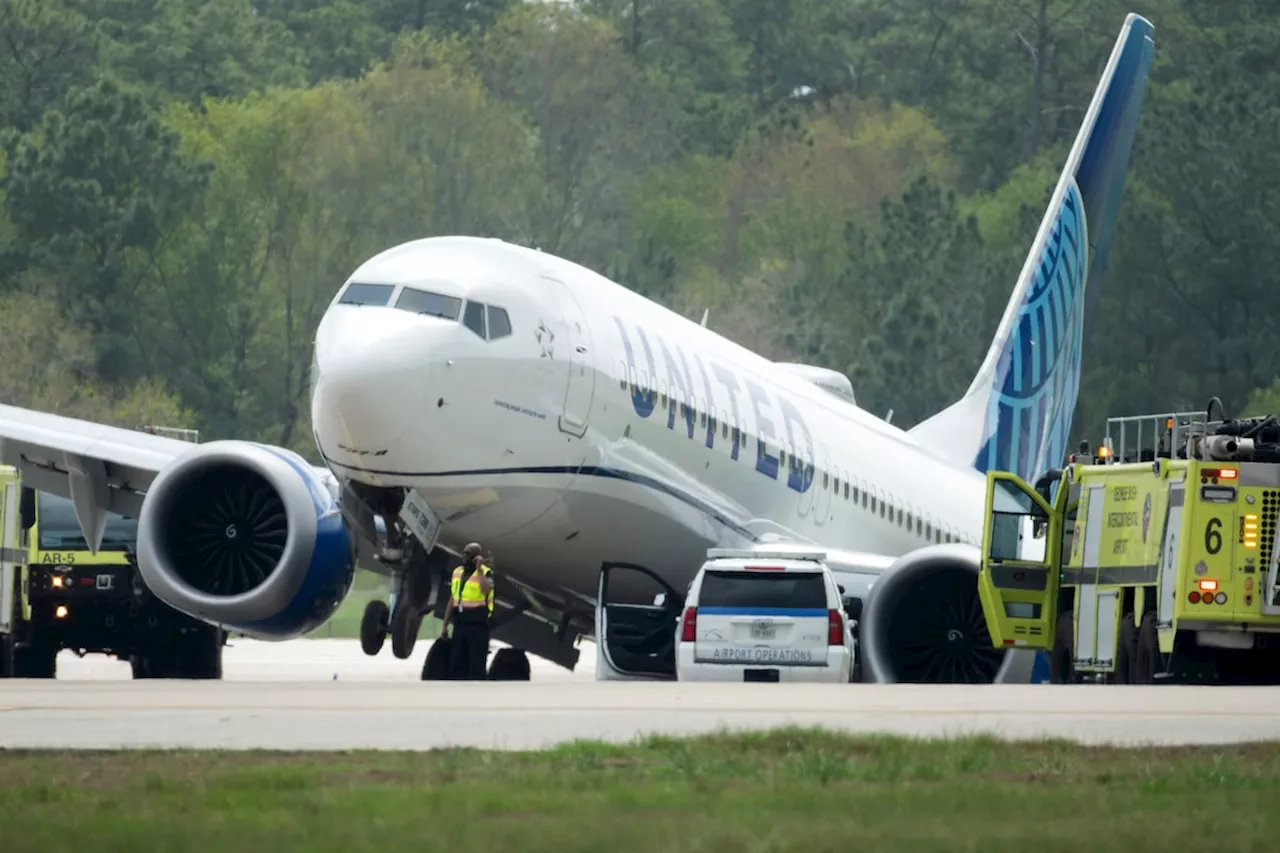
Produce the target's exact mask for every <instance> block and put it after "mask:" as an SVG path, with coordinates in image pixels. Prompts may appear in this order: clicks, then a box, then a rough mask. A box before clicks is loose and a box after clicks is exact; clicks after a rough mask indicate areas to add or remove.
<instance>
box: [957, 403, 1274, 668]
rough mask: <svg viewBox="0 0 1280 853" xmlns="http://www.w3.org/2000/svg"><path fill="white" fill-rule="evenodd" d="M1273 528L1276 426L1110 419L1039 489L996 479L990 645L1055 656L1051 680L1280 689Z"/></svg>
mask: <svg viewBox="0 0 1280 853" xmlns="http://www.w3.org/2000/svg"><path fill="white" fill-rule="evenodd" d="M1215 409H1216V418H1215ZM1117 439H1118V440H1117ZM1278 523H1280V420H1277V418H1276V416H1275V415H1268V416H1264V417H1251V418H1237V419H1228V418H1226V417H1225V414H1224V413H1223V411H1222V404H1221V402H1220V401H1219V400H1218V399H1217V398H1216V397H1215V398H1214V399H1212V400H1211V401H1210V402H1209V405H1208V407H1207V408H1206V410H1205V411H1204V412H1169V413H1165V414H1157V415H1141V416H1136V417H1125V418H1112V419H1110V420H1108V421H1107V433H1106V438H1105V440H1104V442H1103V443H1102V444H1101V445H1100V446H1099V447H1098V448H1097V453H1096V455H1094V454H1092V453H1091V452H1090V450H1089V448H1088V445H1087V444H1082V446H1081V449H1080V452H1079V453H1078V454H1074V455H1073V456H1071V457H1069V458H1068V460H1067V463H1066V465H1065V466H1064V467H1063V468H1060V469H1054V470H1051V471H1049V472H1047V473H1045V474H1044V475H1043V476H1042V477H1041V478H1040V479H1039V480H1038V481H1037V482H1036V483H1034V484H1028V483H1026V482H1024V481H1023V480H1021V479H1019V478H1018V477H1017V476H1015V475H1013V474H1011V473H1008V472H1005V471H991V472H989V473H988V474H987V502H986V521H985V524H984V530H983V541H982V554H983V556H982V565H981V569H980V571H979V580H978V591H979V595H980V598H981V600H982V607H983V612H984V615H985V617H986V622H987V628H988V630H989V632H990V634H991V638H992V643H993V644H994V645H995V646H997V647H1017V648H1030V649H1044V650H1048V651H1049V652H1050V654H1049V659H1050V681H1051V682H1053V683H1057V684H1064V683H1079V682H1083V681H1093V682H1100V683H1110V684H1149V683H1155V682H1182V683H1186V682H1213V683H1261V684H1275V683H1280V571H1278V569H1280V566H1278V565H1277V563H1278V560H1277V558H1278V557H1280V549H1277V548H1276V547H1275V545H1276V540H1277V524H1278Z"/></svg>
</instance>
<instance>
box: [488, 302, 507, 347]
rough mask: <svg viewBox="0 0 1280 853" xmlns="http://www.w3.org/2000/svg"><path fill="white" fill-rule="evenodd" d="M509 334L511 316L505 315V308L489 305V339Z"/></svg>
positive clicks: (492, 339)
mask: <svg viewBox="0 0 1280 853" xmlns="http://www.w3.org/2000/svg"><path fill="white" fill-rule="evenodd" d="M509 334H511V318H510V317H508V316H507V309H505V308H495V307H494V306H492V305H490V306H489V340H491V341H494V340H497V339H498V338H505V337H506V336H507V335H509Z"/></svg>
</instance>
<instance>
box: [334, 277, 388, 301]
mask: <svg viewBox="0 0 1280 853" xmlns="http://www.w3.org/2000/svg"><path fill="white" fill-rule="evenodd" d="M395 289H396V286H395V285H394V284H364V283H363V282H359V281H353V282H351V283H350V284H348V285H347V289H346V290H344V291H343V292H342V296H340V297H339V298H338V304H340V305H375V306H384V305H386V304H387V303H388V302H390V301H391V292H392V291H393V290H395Z"/></svg>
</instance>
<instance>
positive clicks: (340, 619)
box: [307, 569, 440, 642]
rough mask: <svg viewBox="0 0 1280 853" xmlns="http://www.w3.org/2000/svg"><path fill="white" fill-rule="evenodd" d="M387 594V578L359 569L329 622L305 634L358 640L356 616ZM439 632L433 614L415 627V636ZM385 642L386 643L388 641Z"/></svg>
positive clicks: (432, 635) (388, 585) (388, 588)
mask: <svg viewBox="0 0 1280 853" xmlns="http://www.w3.org/2000/svg"><path fill="white" fill-rule="evenodd" d="M389 594H390V581H389V580H388V579H387V578H385V577H381V576H380V575H375V574H374V573H373V572H370V571H368V570H366V569H359V570H357V572H356V579H355V581H354V583H353V584H352V587H351V594H350V595H348V596H347V600H346V601H344V602H342V606H341V607H339V608H338V609H337V611H336V612H334V614H333V616H331V617H329V621H328V622H325V623H324V624H323V625H321V626H320V627H319V628H317V629H315V630H314V631H312V632H311V633H310V634H308V635H307V636H308V637H318V638H326V637H332V638H341V639H359V637H360V619H361V618H362V617H363V616H364V608H365V605H366V604H368V603H369V602H370V601H372V600H373V599H375V598H380V599H382V600H383V601H384V602H385V601H386V600H387V596H388V595H389ZM439 633H440V623H439V620H437V619H436V618H435V617H434V616H427V617H424V618H423V620H422V626H421V627H420V628H419V629H418V637H419V639H421V638H422V637H434V636H436V635H438V634H439ZM388 642H390V641H389V640H388Z"/></svg>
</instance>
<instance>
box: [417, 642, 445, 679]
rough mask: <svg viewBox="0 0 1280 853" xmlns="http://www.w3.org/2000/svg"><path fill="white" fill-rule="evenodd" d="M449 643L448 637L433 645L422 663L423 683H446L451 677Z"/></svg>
mask: <svg viewBox="0 0 1280 853" xmlns="http://www.w3.org/2000/svg"><path fill="white" fill-rule="evenodd" d="M449 642H450V640H449V638H448V637H440V638H438V639H436V640H435V641H433V642H432V643H431V648H430V649H428V650H427V657H426V659H425V660H424V661H423V662H422V680H423V681H444V680H445V679H447V678H448V677H449Z"/></svg>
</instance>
